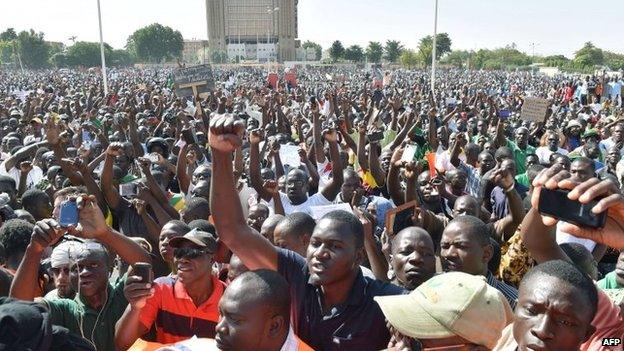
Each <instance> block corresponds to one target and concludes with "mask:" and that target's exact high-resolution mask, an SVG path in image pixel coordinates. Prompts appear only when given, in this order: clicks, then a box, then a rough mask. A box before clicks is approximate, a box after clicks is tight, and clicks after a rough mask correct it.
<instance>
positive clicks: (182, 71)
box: [173, 65, 215, 97]
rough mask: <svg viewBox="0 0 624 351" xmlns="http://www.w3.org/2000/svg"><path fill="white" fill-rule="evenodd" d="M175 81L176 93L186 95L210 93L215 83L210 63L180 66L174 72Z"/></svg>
mask: <svg viewBox="0 0 624 351" xmlns="http://www.w3.org/2000/svg"><path fill="white" fill-rule="evenodd" d="M173 82H174V84H175V89H176V94H177V95H178V96H184V97H186V96H193V95H196V94H200V93H209V92H210V91H211V90H212V89H213V88H214V85H215V81H214V76H213V74H212V67H211V66H210V65H199V66H193V67H187V68H179V69H177V70H176V71H175V72H174V74H173Z"/></svg>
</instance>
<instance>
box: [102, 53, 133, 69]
mask: <svg viewBox="0 0 624 351" xmlns="http://www.w3.org/2000/svg"><path fill="white" fill-rule="evenodd" d="M106 64H107V65H111V66H113V67H128V66H131V65H133V64H134V57H133V56H132V54H131V53H130V52H129V51H128V50H123V49H116V50H111V51H110V54H109V55H108V56H106Z"/></svg>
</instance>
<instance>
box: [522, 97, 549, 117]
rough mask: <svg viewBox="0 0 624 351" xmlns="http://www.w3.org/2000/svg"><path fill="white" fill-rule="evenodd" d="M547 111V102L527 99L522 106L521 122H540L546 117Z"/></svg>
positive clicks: (538, 99)
mask: <svg viewBox="0 0 624 351" xmlns="http://www.w3.org/2000/svg"><path fill="white" fill-rule="evenodd" d="M547 109H548V100H546V99H540V98H533V97H527V98H525V99H524V103H523V104H522V112H521V114H520V117H521V118H522V119H523V120H527V121H535V122H542V121H543V120H544V117H546V110H547Z"/></svg>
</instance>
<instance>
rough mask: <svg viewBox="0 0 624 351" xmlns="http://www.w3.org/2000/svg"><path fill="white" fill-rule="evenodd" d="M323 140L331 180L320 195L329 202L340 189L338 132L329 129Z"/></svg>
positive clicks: (340, 172) (341, 179) (340, 165)
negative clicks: (328, 158) (327, 153)
mask: <svg viewBox="0 0 624 351" xmlns="http://www.w3.org/2000/svg"><path fill="white" fill-rule="evenodd" d="M324 134H325V140H326V141H327V143H328V144H329V156H330V157H331V164H332V178H331V180H330V181H329V183H327V185H326V186H325V187H324V188H323V190H321V194H323V196H324V197H325V198H326V199H327V200H329V201H333V200H334V199H335V198H336V195H338V193H339V192H340V188H341V187H342V182H343V175H342V162H341V161H340V151H339V150H338V132H337V131H335V130H333V129H330V130H328V131H326V132H325V133H324Z"/></svg>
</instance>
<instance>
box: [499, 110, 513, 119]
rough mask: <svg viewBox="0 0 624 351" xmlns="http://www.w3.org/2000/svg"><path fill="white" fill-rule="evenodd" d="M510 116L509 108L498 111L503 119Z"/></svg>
mask: <svg viewBox="0 0 624 351" xmlns="http://www.w3.org/2000/svg"><path fill="white" fill-rule="evenodd" d="M509 116H511V111H509V110H507V109H503V110H500V111H498V117H499V118H500V119H502V120H503V121H504V120H506V119H508V118H509Z"/></svg>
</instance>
